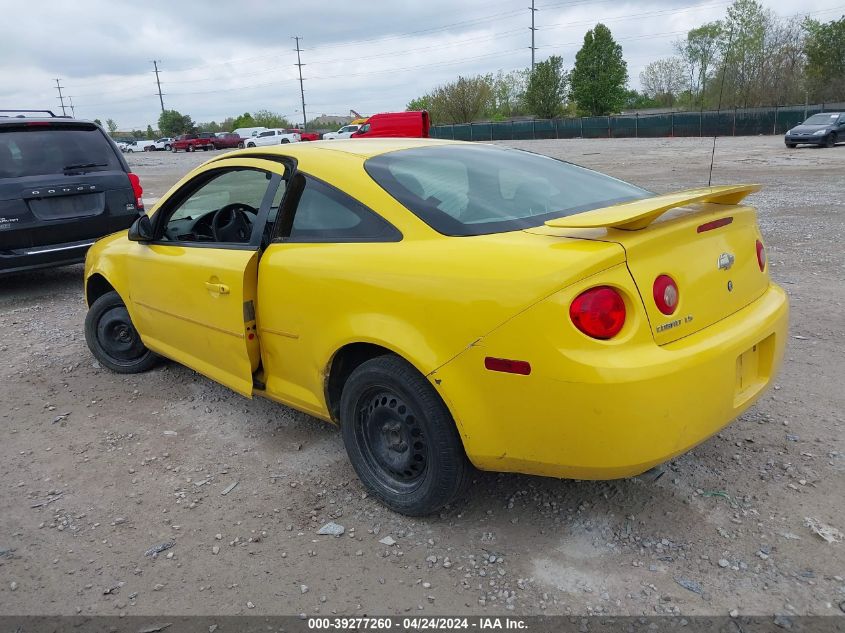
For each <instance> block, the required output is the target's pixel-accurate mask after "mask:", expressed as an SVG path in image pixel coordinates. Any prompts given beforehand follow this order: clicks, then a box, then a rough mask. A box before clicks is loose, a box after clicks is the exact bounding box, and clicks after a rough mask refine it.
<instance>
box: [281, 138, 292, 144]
mask: <svg viewBox="0 0 845 633" xmlns="http://www.w3.org/2000/svg"><path fill="white" fill-rule="evenodd" d="M285 143H290V139H286V138H283V139H282V145H284V144H285Z"/></svg>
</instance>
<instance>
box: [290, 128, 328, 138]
mask: <svg viewBox="0 0 845 633" xmlns="http://www.w3.org/2000/svg"><path fill="white" fill-rule="evenodd" d="M284 133H285V134H299V140H300V141H319V140H320V135H319V134H317V133H316V132H306V131H304V130H300V129H299V128H296V127H292V128H288V129H286V130H284Z"/></svg>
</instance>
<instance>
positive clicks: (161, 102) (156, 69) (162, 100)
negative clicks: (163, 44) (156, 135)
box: [152, 59, 164, 114]
mask: <svg viewBox="0 0 845 633" xmlns="http://www.w3.org/2000/svg"><path fill="white" fill-rule="evenodd" d="M152 61H153V68H155V70H154V71H153V72H154V73H155V74H156V85H157V86H158V101H159V103H160V104H161V113H162V114H164V98H163V97H162V96H161V82H160V81H159V80H158V65H159V64H160V63H161V60H155V59H154V60H152Z"/></svg>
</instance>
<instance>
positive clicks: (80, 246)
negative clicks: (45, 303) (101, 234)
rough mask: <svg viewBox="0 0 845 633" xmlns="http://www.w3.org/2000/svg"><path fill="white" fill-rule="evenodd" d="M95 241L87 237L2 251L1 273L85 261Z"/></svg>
mask: <svg viewBox="0 0 845 633" xmlns="http://www.w3.org/2000/svg"><path fill="white" fill-rule="evenodd" d="M95 241H96V240H95V239H87V240H81V241H78V242H67V243H64V244H50V245H48V246H31V247H29V248H22V249H17V250H6V251H0V275H7V274H11V273H18V272H23V271H26V270H35V269H38V268H51V267H54V266H67V265H70V264H78V263H81V262H83V261H85V254H86V253H87V252H88V249H89V248H90V247H91V245H92V244H93V243H94V242H95Z"/></svg>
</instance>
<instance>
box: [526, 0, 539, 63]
mask: <svg viewBox="0 0 845 633" xmlns="http://www.w3.org/2000/svg"><path fill="white" fill-rule="evenodd" d="M528 8H529V10H530V11H531V27H530V28H531V47H530V48H531V72H534V51H536V50H537V47H536V46H534V31H536V30H537V28H536V27H535V26H534V14H535V13H537V11H538V10H539V9H535V8H534V0H531V6H530V7H528Z"/></svg>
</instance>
